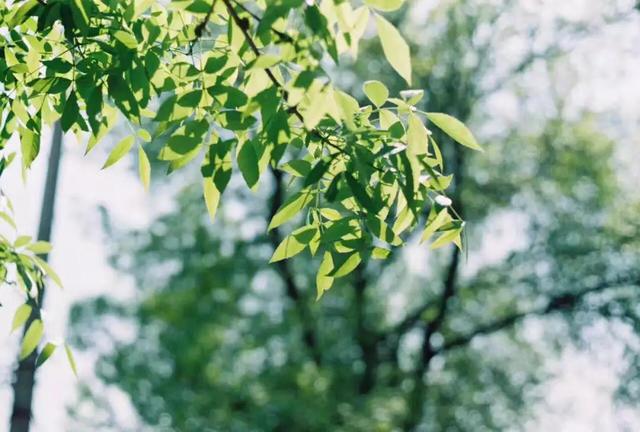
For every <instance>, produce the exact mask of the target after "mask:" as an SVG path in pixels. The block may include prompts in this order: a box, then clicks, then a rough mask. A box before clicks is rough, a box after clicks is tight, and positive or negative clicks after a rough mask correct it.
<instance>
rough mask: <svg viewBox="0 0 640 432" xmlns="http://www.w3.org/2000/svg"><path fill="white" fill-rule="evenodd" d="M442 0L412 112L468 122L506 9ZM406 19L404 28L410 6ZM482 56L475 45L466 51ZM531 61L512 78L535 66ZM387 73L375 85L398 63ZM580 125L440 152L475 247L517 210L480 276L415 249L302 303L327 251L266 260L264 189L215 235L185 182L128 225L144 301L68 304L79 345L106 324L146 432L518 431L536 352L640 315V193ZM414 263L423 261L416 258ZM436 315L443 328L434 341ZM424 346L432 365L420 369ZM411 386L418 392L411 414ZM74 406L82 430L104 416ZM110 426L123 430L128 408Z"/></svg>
mask: <svg viewBox="0 0 640 432" xmlns="http://www.w3.org/2000/svg"><path fill="white" fill-rule="evenodd" d="M444 3H446V5H447V7H443V8H442V12H443V13H442V15H439V16H438V17H437V19H436V21H437V22H432V23H430V24H431V25H427V26H424V27H426V28H427V29H431V30H430V31H432V32H433V33H435V35H434V34H431V33H430V37H429V38H427V39H425V40H424V48H422V49H423V50H425V51H426V50H428V53H429V56H426V55H425V56H421V55H420V48H418V49H414V47H413V46H412V52H414V53H415V55H416V58H415V59H414V60H419V61H421V62H422V63H421V66H424V67H420V68H416V70H414V78H413V79H414V80H416V82H419V83H420V87H424V88H428V89H430V91H429V93H428V94H427V95H426V97H425V99H426V100H422V101H420V102H419V103H420V104H425V105H428V106H429V107H430V109H433V110H436V111H438V110H443V111H444V107H446V108H447V111H448V112H452V113H456V115H458V116H460V117H461V119H462V120H465V121H467V120H468V118H469V117H470V116H471V115H472V114H476V115H477V114H478V113H486V112H487V110H486V109H485V107H486V105H485V103H486V100H485V99H483V98H484V97H486V96H487V95H488V94H489V92H488V90H487V89H485V88H484V87H483V86H482V83H485V82H487V81H488V80H487V76H488V75H490V73H491V72H492V69H491V68H492V67H495V65H492V64H491V62H490V61H489V60H490V59H492V58H493V57H492V55H493V54H494V51H495V50H496V47H495V45H492V42H491V41H489V42H486V45H483V44H482V43H484V39H483V38H482V35H483V34H485V35H486V33H485V32H483V30H482V29H486V28H487V26H486V24H487V23H494V22H495V19H496V18H495V17H496V16H503V14H505V13H506V12H507V11H505V8H504V7H503V6H504V5H502V6H497V7H495V8H494V9H490V10H489V11H487V9H486V8H485V7H484V5H485V3H484V2H476V1H468V2H462V1H460V2H444ZM487 3H491V4H493V3H495V2H487ZM505 3H506V4H508V3H510V2H508V1H507V2H505ZM480 4H482V5H480ZM487 12H489V13H487ZM505 16H506V18H505V19H506V20H507V21H508V20H509V17H510V15H509V14H506V15H505ZM403 17H404V21H401V22H403V25H402V26H401V27H402V28H405V25H404V24H405V23H406V22H407V21H409V20H410V13H407V14H406V15H405V16H403V15H402V11H401V12H400V16H399V17H398V19H403ZM438 24H439V25H441V26H442V27H441V28H438ZM491 28H492V29H494V27H491ZM419 31H420V38H422V37H423V35H424V28H423V27H421V28H420V29H419ZM524 33H525V34H527V35H528V33H527V32H524ZM492 36H493V35H492ZM497 40H498V41H499V42H495V43H503V41H502V40H501V39H500V38H497ZM479 41H480V42H479ZM475 44H479V45H481V46H476V45H475ZM365 47H366V49H363V50H361V51H362V52H361V55H360V60H359V62H358V63H357V64H356V65H355V69H356V70H364V71H365V72H364V73H363V75H366V73H367V72H368V70H369V67H370V65H371V64H372V63H374V62H376V61H377V59H378V57H379V56H380V53H381V52H382V51H383V50H384V48H383V47H379V46H378V44H377V42H375V41H374V42H373V43H369V44H367V45H365ZM472 50H477V51H478V52H482V53H483V54H484V55H483V56H478V57H477V58H476V59H475V61H464V62H462V61H460V59H462V58H466V57H465V54H466V53H468V52H470V51H472ZM528 54H530V55H531V56H534V55H537V54H536V53H528ZM526 57H528V56H526ZM526 57H525V58H524V59H522V63H521V64H524V65H525V66H523V67H522V68H520V67H519V65H518V64H516V67H515V68H514V70H516V71H517V70H520V69H522V70H523V71H524V72H525V73H526V71H527V70H528V68H527V67H526V65H527V64H528V61H529V60H528V59H527V58H526ZM515 61H516V62H520V59H515ZM414 63H416V62H415V61H414ZM423 63H427V64H428V65H424V64H423ZM385 67H386V66H383V69H382V72H381V75H382V76H385V75H386V73H387V72H388V73H391V72H392V71H391V68H390V67H386V69H385ZM514 76H515V75H514ZM510 78H513V76H510ZM389 88H394V84H393V83H390V84H389ZM363 92H364V96H366V97H367V98H369V99H370V100H371V101H372V102H373V103H374V105H375V104H376V103H377V102H378V101H379V100H381V99H384V98H386V97H387V96H386V91H385V88H383V87H381V86H380V85H378V83H377V82H375V81H368V82H366V83H365V85H364V86H363ZM354 94H355V91H354ZM364 96H363V97H364ZM560 112H561V111H560ZM489 115H493V113H487V114H486V116H489ZM584 117H585V118H584V119H583V120H581V121H579V122H575V123H574V122H565V121H564V119H563V118H562V117H560V116H559V118H557V119H553V120H551V121H546V119H540V118H537V117H536V118H528V119H527V120H528V122H527V123H529V122H532V123H534V122H536V121H541V120H544V121H542V123H543V125H542V126H541V127H540V129H539V130H535V132H531V129H529V130H528V132H525V131H523V130H522V129H521V128H520V127H519V125H518V124H516V125H515V126H513V127H512V128H510V129H508V131H507V133H504V134H501V135H498V136H487V137H484V138H485V139H483V141H487V142H491V143H492V144H491V146H489V147H488V148H487V154H488V156H489V157H484V155H482V157H471V158H464V157H462V155H466V154H465V153H460V152H458V151H457V150H458V148H457V147H454V146H446V145H445V146H443V150H444V153H445V157H448V162H449V163H450V164H448V166H453V167H454V171H455V174H456V177H455V179H454V180H453V181H452V187H453V188H454V189H453V194H452V196H453V197H454V198H456V202H457V203H458V204H459V205H460V204H461V205H463V208H464V215H465V218H467V220H469V221H470V222H471V223H472V224H471V226H472V227H474V226H475V227H477V229H472V230H470V231H469V236H470V238H471V239H472V242H471V243H472V244H473V245H474V246H476V247H477V249H482V248H492V247H495V239H494V238H492V237H491V236H490V233H491V229H492V228H493V229H495V228H496V227H499V226H500V225H501V224H503V225H504V220H501V219H499V216H500V215H501V214H502V213H504V212H509V213H515V214H516V215H518V216H522V217H524V219H525V222H523V223H518V224H517V225H518V226H521V228H522V229H521V231H518V235H521V236H522V238H523V243H524V244H525V246H523V247H522V248H519V249H517V250H514V251H512V252H511V253H510V254H509V256H507V257H506V258H505V259H504V260H501V261H499V262H497V263H494V264H489V265H483V266H481V268H480V269H479V270H478V271H477V272H475V271H470V270H467V269H464V270H465V271H464V272H463V270H462V269H461V270H458V268H457V267H456V265H455V263H456V262H460V261H462V259H460V258H459V257H458V261H456V259H454V257H456V255H455V254H454V253H451V254H447V255H441V254H439V253H435V254H430V255H428V256H422V254H420V255H418V256H419V258H415V257H413V254H414V253H415V252H416V250H414V249H411V250H409V251H408V253H407V254H402V253H397V254H391V255H390V257H389V259H388V260H386V261H379V260H372V259H368V260H365V263H364V264H363V265H361V267H359V268H358V269H356V270H355V271H354V272H352V273H351V274H350V275H349V277H345V278H342V279H338V280H336V281H335V283H336V284H340V286H341V289H339V290H334V291H333V292H332V293H331V295H330V296H327V297H326V298H325V299H324V301H323V302H321V303H317V304H315V307H313V308H309V309H305V308H304V306H305V305H306V304H307V302H310V301H311V299H312V298H313V297H314V296H315V295H316V293H314V292H313V290H312V289H311V288H310V287H311V286H313V282H314V279H316V277H315V276H314V275H313V274H312V272H311V270H310V269H311V268H314V263H315V262H317V261H318V260H320V258H323V257H322V256H318V257H317V258H315V261H314V260H313V259H311V258H310V257H309V256H308V255H305V254H300V255H297V256H296V257H295V259H294V260H292V261H291V262H287V264H288V266H285V267H279V266H267V265H265V260H266V258H267V257H268V256H269V254H271V252H272V251H273V250H274V249H275V247H277V246H278V244H279V242H274V241H273V240H274V239H273V238H272V237H265V236H264V233H263V231H262V230H261V229H260V228H259V227H260V223H259V221H261V220H263V219H264V214H265V213H266V212H267V211H268V209H267V207H269V204H270V203H269V202H268V201H269V198H270V197H268V196H260V198H262V199H261V200H258V199H255V200H248V199H247V196H246V193H245V192H244V191H239V190H237V189H233V188H232V190H229V191H228V192H227V193H229V194H230V195H231V194H233V195H232V196H234V197H237V198H236V199H237V200H238V201H240V202H242V203H247V206H246V207H244V206H243V207H242V208H243V209H242V210H238V208H237V206H233V207H225V206H224V205H223V206H222V208H221V210H220V216H219V218H218V220H217V221H216V225H214V226H213V227H211V226H210V225H209V224H208V223H206V222H205V221H204V220H203V218H202V217H201V213H202V210H201V209H202V205H201V204H200V203H199V202H198V201H197V200H196V199H194V196H195V195H196V192H194V190H193V189H194V188H193V187H191V188H188V189H187V190H186V191H184V192H183V193H180V194H179V195H178V196H177V198H176V200H177V208H176V210H175V211H174V212H170V213H169V214H167V215H164V216H162V217H160V218H158V219H157V220H156V221H154V223H153V224H152V225H151V226H150V227H149V229H145V230H141V231H135V232H126V233H122V234H121V236H120V239H119V242H118V246H119V247H118V248H117V249H116V251H115V252H114V264H115V266H116V267H117V268H120V269H122V270H123V271H125V272H126V273H128V274H133V275H134V276H135V281H136V287H137V288H138V290H139V291H138V292H137V293H136V294H137V295H136V298H135V299H134V301H127V302H124V303H114V302H111V301H109V300H108V299H105V298H100V299H97V300H96V301H94V302H89V303H85V304H82V305H79V306H78V307H77V308H75V309H74V313H73V314H72V319H73V321H74V322H75V324H76V325H75V326H74V328H75V330H76V335H77V338H78V340H77V342H78V344H79V345H81V346H85V345H87V346H93V344H92V341H93V340H95V339H96V337H97V335H99V338H100V340H109V341H111V342H112V343H111V344H108V346H107V348H106V349H105V351H104V352H103V353H102V354H103V355H102V357H101V360H100V361H99V363H98V368H97V373H98V376H99V377H100V378H101V380H102V381H103V382H104V383H106V384H108V385H115V386H117V387H118V388H120V389H121V390H123V391H125V392H126V394H127V395H128V396H129V397H130V398H131V401H132V404H133V406H134V407H135V409H136V412H137V413H138V414H139V416H140V417H141V419H142V421H143V422H144V423H145V424H146V425H149V426H150V428H151V429H152V430H156V429H158V428H161V429H162V428H163V429H166V430H198V431H199V430H212V429H214V428H220V429H224V430H310V431H313V430H329V429H330V430H338V431H371V430H381V431H385V430H398V429H401V428H404V429H405V430H411V429H412V427H411V426H413V425H417V426H418V428H420V427H421V428H422V429H421V430H429V431H445V430H474V431H475V430H510V429H513V428H514V427H517V426H518V425H522V424H523V423H524V422H525V421H526V419H527V416H528V414H530V413H531V409H532V406H533V403H532V402H533V401H534V395H535V392H536V387H535V386H536V385H537V384H538V383H539V382H540V381H542V380H544V378H545V376H544V373H543V370H542V367H543V363H542V360H543V359H542V356H543V355H551V354H553V350H554V349H555V348H558V349H559V348H560V347H562V346H566V344H567V343H572V342H576V343H579V342H580V335H581V332H582V331H583V330H584V329H585V328H588V326H589V325H591V324H592V323H594V322H599V321H601V320H604V321H605V322H606V323H607V324H608V325H610V326H611V327H615V326H616V325H619V324H620V323H623V325H624V323H625V322H628V321H629V320H631V319H633V314H634V313H635V311H634V309H635V305H636V304H637V294H636V295H635V296H634V294H633V293H634V289H635V290H636V291H637V287H638V285H639V284H640V281H639V280H638V277H637V274H636V273H635V272H634V268H635V267H637V263H638V262H639V257H640V253H639V250H638V245H637V240H636V241H635V243H633V240H632V239H633V238H634V237H635V238H636V239H637V233H638V232H639V231H638V229H639V228H640V227H638V226H637V222H636V223H632V222H631V221H632V218H631V214H633V212H632V211H631V210H629V209H628V208H627V206H628V205H629V202H631V201H632V197H631V196H630V195H629V194H627V193H625V191H624V190H622V189H621V188H620V185H619V184H618V183H617V181H616V173H615V169H614V166H613V159H612V153H613V143H612V142H611V140H610V139H609V138H607V137H606V136H604V135H602V134H601V133H599V132H598V130H599V128H598V127H597V126H596V125H594V123H592V122H590V121H589V119H588V116H584ZM483 120H484V116H482V115H481V116H479V118H478V121H483ZM510 126H511V125H510ZM435 134H437V131H434V135H435ZM443 139H445V138H444V137H443ZM231 184H233V182H232V183H231ZM279 184H280V183H279V182H277V181H276V182H275V185H274V188H273V190H272V191H271V193H272V196H271V200H272V201H273V200H274V197H277V196H278V194H279V191H278V187H279V186H278V185H279ZM450 190H451V189H450ZM294 193H295V192H294ZM236 194H237V195H236ZM184 220H189V221H191V222H190V223H188V224H185V223H183V221H184ZM518 221H519V220H518ZM507 222H508V224H509V225H515V224H514V223H513V220H512V219H509V220H507ZM256 227H258V228H256ZM622 227H624V228H622ZM271 233H273V231H272V232H271ZM485 233H489V235H487V236H485V235H484V234H485ZM116 234H117V233H116ZM420 234H421V233H417V235H414V239H416V240H417V238H418V237H420ZM427 234H428V232H427ZM620 245H625V247H624V248H623V249H624V250H620V249H622V248H620V247H619V246H620ZM293 247H294V250H295V247H297V246H296V244H295V243H294V244H293ZM474 249H475V248H474ZM287 250H288V249H286V248H285V249H284V251H285V253H286V251H287ZM407 256H410V258H408V259H407ZM471 256H472V257H473V254H471ZM418 259H419V262H418V266H419V270H418V271H415V269H413V271H412V269H411V267H412V266H411V265H410V263H408V262H407V261H412V262H413V263H414V266H415V261H417V260H418ZM279 263H280V261H279ZM460 266H463V264H460ZM320 274H321V276H322V275H323V273H322V272H321V273H320ZM451 274H453V276H451ZM322 281H323V279H321V282H322ZM447 286H453V287H454V289H453V294H452V295H450V296H449V297H446V296H445V295H446V294H447V292H448V291H447V289H446V287H447ZM443 298H444V299H445V301H444V302H443V300H442V299H443ZM399 300H400V301H399ZM402 300H404V302H402ZM443 305H445V306H443ZM447 305H448V306H447ZM443 310H444V311H446V314H444V315H443V312H442V311H443ZM100 314H105V315H106V316H107V317H106V318H105V321H104V322H103V323H102V325H99V323H98V322H97V321H96V319H95V317H96V315H100ZM114 317H115V319H116V320H122V319H123V318H125V319H129V320H130V321H128V322H129V323H130V324H131V328H132V329H133V331H132V333H131V334H127V335H126V336H124V337H122V336H121V335H117V334H113V332H112V331H111V329H112V328H113V326H112V325H111V324H112V323H113V321H111V320H112V319H114ZM438 317H442V318H441V319H440V318H438ZM436 322H439V323H440V324H439V328H438V331H436V332H434V333H432V334H429V333H427V330H428V329H429V328H430V327H432V326H433V325H434V323H436ZM532 322H533V324H537V326H536V327H537V328H543V329H544V331H545V333H544V337H543V338H542V339H543V340H541V341H536V342H535V343H534V342H532V341H531V339H530V338H528V337H527V332H523V331H522V329H523V328H524V329H527V328H529V327H527V325H528V324H531V323H532ZM428 336H431V337H428ZM425 340H426V342H425ZM427 343H429V344H427ZM554 343H555V344H556V345H554ZM316 345H317V346H318V347H319V351H320V355H319V356H317V354H316V353H315V349H316V348H315V346H316ZM425 346H426V347H427V348H429V349H431V350H432V352H431V355H432V357H431V363H429V364H427V365H426V368H424V370H421V369H420V366H421V364H420V358H421V356H422V355H423V353H424V351H425V348H424V347H425ZM98 349H99V348H98ZM549 351H550V352H549ZM422 372H424V373H422ZM632 372H633V370H632V371H631V373H632ZM420 383H426V384H425V385H424V387H422V386H420ZM89 386H90V387H92V388H93V387H94V383H92V382H91V383H89ZM415 388H417V389H418V390H419V391H421V392H422V394H423V395H424V399H423V400H422V401H421V403H419V404H415V405H416V406H417V408H416V407H415V406H414V404H412V397H413V392H414V391H413V389H415ZM631 390H633V388H631ZM93 393H94V394H93V396H94V397H95V396H99V395H98V394H99V393H101V389H100V387H95V389H94V391H93ZM90 396H91V395H90V394H89V395H85V398H83V399H82V400H81V405H83V404H85V403H87V404H90V403H91V397H90ZM107 405H108V404H107ZM414 410H415V412H412V411H414ZM88 412H89V413H91V414H93V411H88ZM76 414H77V416H78V417H79V419H78V420H79V421H80V424H82V425H83V426H85V427H86V426H87V424H89V425H92V424H93V423H92V420H93V417H88V418H84V417H82V416H81V412H80V411H78V412H76ZM414 417H415V418H416V419H414ZM83 422H86V423H83ZM102 426H103V428H104V429H105V430H108V429H109V428H114V429H117V430H122V428H120V427H119V424H118V421H117V418H113V419H110V420H107V421H105V423H104V424H103V425H102ZM419 430H420V429H419Z"/></svg>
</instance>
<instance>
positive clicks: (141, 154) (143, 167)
mask: <svg viewBox="0 0 640 432" xmlns="http://www.w3.org/2000/svg"><path fill="white" fill-rule="evenodd" d="M145 132H146V131H145ZM138 175H139V176H140V181H142V184H143V185H144V188H145V190H149V183H150V182H151V164H150V163H149V158H148V157H147V153H145V151H144V149H143V148H142V146H139V147H138Z"/></svg>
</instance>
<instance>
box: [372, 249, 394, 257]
mask: <svg viewBox="0 0 640 432" xmlns="http://www.w3.org/2000/svg"><path fill="white" fill-rule="evenodd" d="M389 254H391V251H390V250H389V249H385V248H381V247H377V246H376V247H374V248H373V250H372V251H371V258H373V259H378V260H381V259H387V258H388V257H389Z"/></svg>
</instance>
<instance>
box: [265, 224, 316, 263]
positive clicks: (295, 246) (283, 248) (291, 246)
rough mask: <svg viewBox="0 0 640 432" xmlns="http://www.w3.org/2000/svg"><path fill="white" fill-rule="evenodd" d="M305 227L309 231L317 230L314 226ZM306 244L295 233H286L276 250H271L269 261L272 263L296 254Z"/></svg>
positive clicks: (303, 248)
mask: <svg viewBox="0 0 640 432" xmlns="http://www.w3.org/2000/svg"><path fill="white" fill-rule="evenodd" d="M306 229H307V230H308V231H310V232H313V231H317V228H314V227H310V228H306ZM294 232H295V231H294ZM307 244H308V242H307V243H305V242H304V241H300V240H299V237H298V236H296V235H295V234H291V235H288V236H286V237H285V238H284V240H282V241H281V242H280V244H279V245H278V247H277V248H276V250H275V251H274V252H273V255H272V256H271V260H269V262H270V263H274V262H277V261H282V260H284V259H287V258H291V257H292V256H295V255H298V254H299V253H300V252H302V251H303V250H305V248H306V247H307Z"/></svg>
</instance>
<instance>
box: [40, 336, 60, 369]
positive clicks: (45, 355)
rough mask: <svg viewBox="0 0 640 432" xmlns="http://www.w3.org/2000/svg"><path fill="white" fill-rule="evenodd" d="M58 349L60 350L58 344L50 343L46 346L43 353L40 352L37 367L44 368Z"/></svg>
mask: <svg viewBox="0 0 640 432" xmlns="http://www.w3.org/2000/svg"><path fill="white" fill-rule="evenodd" d="M56 348H58V346H57V345H56V344H53V343H51V342H48V343H47V344H46V345H45V346H44V348H42V351H40V355H38V360H37V361H36V367H40V366H42V364H43V363H44V362H46V361H47V360H48V359H49V357H51V355H52V354H53V353H54V351H55V350H56Z"/></svg>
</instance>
